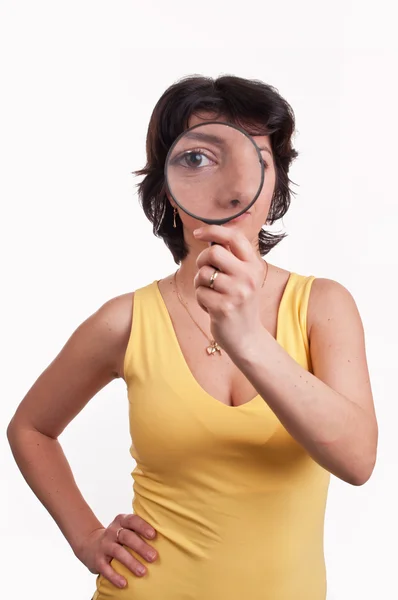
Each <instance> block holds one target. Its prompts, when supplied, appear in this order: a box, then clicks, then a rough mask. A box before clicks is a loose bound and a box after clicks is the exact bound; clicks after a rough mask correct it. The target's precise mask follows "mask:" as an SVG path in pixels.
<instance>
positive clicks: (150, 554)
mask: <svg viewBox="0 0 398 600" xmlns="http://www.w3.org/2000/svg"><path fill="white" fill-rule="evenodd" d="M155 556H156V552H148V558H149V560H153V559H154V558H155Z"/></svg>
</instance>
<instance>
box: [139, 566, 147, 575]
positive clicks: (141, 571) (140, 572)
mask: <svg viewBox="0 0 398 600" xmlns="http://www.w3.org/2000/svg"><path fill="white" fill-rule="evenodd" d="M137 571H138V573H139V574H140V575H145V572H146V569H145V567H138V569H137Z"/></svg>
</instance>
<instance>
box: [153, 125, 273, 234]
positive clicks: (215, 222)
mask: <svg viewBox="0 0 398 600" xmlns="http://www.w3.org/2000/svg"><path fill="white" fill-rule="evenodd" d="M203 125H227V126H228V127H232V128H233V129H236V130H237V131H239V132H240V133H243V135H245V136H246V137H247V138H248V139H249V141H250V142H251V143H252V144H253V146H254V148H255V149H256V152H257V156H258V161H259V163H260V169H261V180H260V185H259V188H258V190H257V192H256V194H255V196H254V198H253V200H252V201H251V202H250V204H248V205H247V206H246V207H245V208H244V209H243V210H241V211H240V212H239V213H238V214H236V215H233V216H232V217H231V216H230V217H224V218H223V219H209V218H206V217H200V216H199V215H195V214H194V213H191V212H190V211H189V210H187V209H186V208H184V206H182V204H180V203H179V202H178V200H177V198H176V197H175V196H174V194H173V192H172V191H171V189H170V185H169V179H168V175H167V170H168V169H167V166H168V164H169V159H170V156H171V153H172V152H173V149H174V147H175V146H176V144H177V143H178V142H179V141H180V139H181V138H182V137H184V135H185V134H186V133H187V131H192V130H193V129H196V128H197V127H203ZM164 177H165V182H166V188H167V191H168V192H169V194H170V196H171V197H172V198H173V200H174V202H175V203H176V204H177V206H179V207H180V208H181V210H183V211H184V212H185V213H186V214H187V215H189V216H190V217H193V218H194V219H198V220H199V221H202V222H203V223H206V224H207V225H223V224H224V223H228V222H229V221H232V219H236V218H237V217H240V215H243V214H244V213H245V212H246V211H247V210H249V208H250V207H251V206H253V204H254V203H255V201H256V200H257V198H258V197H259V195H260V194H261V190H262V189H263V185H264V177H265V168H264V163H263V158H262V156H261V152H260V149H259V147H258V146H257V144H256V142H255V141H254V139H253V137H252V136H251V135H250V134H248V133H247V132H246V131H245V130H244V129H242V128H241V127H238V126H237V125H235V124H234V123H228V122H227V121H204V122H203V123H198V124H197V125H193V126H192V127H189V128H188V129H185V131H183V132H182V133H181V134H180V135H179V136H178V137H177V139H175V140H174V142H173V143H172V145H171V147H170V149H169V151H168V153H167V156H166V161H165V165H164Z"/></svg>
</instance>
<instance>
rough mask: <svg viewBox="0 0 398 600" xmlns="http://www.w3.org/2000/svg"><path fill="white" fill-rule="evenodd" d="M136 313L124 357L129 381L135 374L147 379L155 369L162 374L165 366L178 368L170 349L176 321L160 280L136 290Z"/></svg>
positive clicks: (134, 310)
mask: <svg viewBox="0 0 398 600" xmlns="http://www.w3.org/2000/svg"><path fill="white" fill-rule="evenodd" d="M132 313H133V315H132V324H131V331H130V337H129V340H128V343H127V347H126V352H125V357H124V375H125V379H126V382H127V384H128V383H129V380H130V379H131V378H132V377H136V378H139V379H141V380H145V378H146V377H150V376H151V373H152V372H153V371H154V370H155V371H157V372H158V374H159V373H160V371H161V370H162V369H166V370H170V369H171V370H172V369H178V363H177V362H176V356H175V352H173V349H172V348H170V340H171V339H172V338H170V333H171V328H172V324H171V321H170V317H169V315H168V312H167V310H166V309H165V306H164V303H163V298H162V296H161V293H160V290H159V288H158V282H157V280H155V281H153V282H152V283H150V284H148V285H146V286H144V287H141V288H138V289H137V290H136V291H135V292H134V301H133V309H132ZM174 363H176V364H174ZM175 372H178V371H177V370H176V371H175Z"/></svg>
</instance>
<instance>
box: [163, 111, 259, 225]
mask: <svg viewBox="0 0 398 600" xmlns="http://www.w3.org/2000/svg"><path fill="white" fill-rule="evenodd" d="M165 181H166V186H167V189H168V192H169V194H170V196H171V198H172V199H173V200H174V202H175V203H176V204H177V206H179V208H181V209H182V210H183V211H184V212H185V213H186V214H187V215H190V216H191V217H194V218H195V219H199V220H200V221H203V222H204V223H207V224H209V225H214V224H215V225H223V224H224V223H228V222H229V221H231V220H232V219H235V218H236V217H239V216H240V215H242V214H243V213H245V212H246V211H247V210H248V209H249V208H250V207H251V206H252V205H253V204H254V202H255V201H256V200H257V198H258V196H259V195H260V192H261V189H262V187H263V183H264V163H263V160H262V157H261V153H260V150H259V148H258V146H257V144H256V143H255V141H254V140H253V138H252V137H251V136H250V135H249V134H248V133H246V132H245V131H244V130H243V129H241V128H240V127H238V126H237V125H234V124H231V123H224V122H220V121H207V122H206V123H199V124H198V125H194V126H193V127H190V128H189V129H187V130H186V131H184V132H183V133H182V134H181V135H180V136H179V137H178V138H177V139H176V140H175V141H174V143H173V145H172V146H171V148H170V150H169V152H168V154H167V157H166V163H165Z"/></svg>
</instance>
